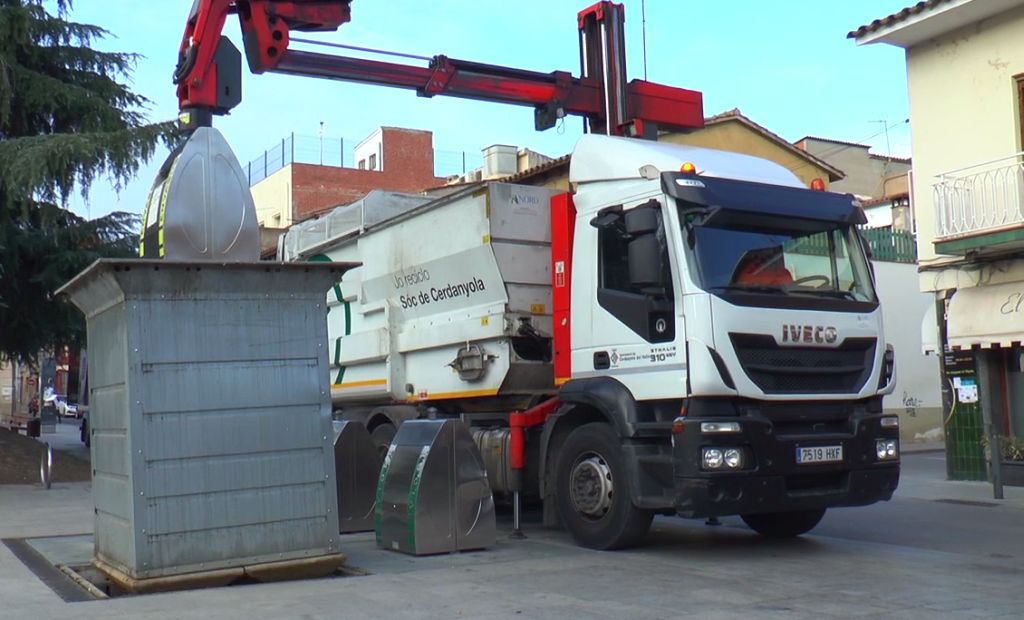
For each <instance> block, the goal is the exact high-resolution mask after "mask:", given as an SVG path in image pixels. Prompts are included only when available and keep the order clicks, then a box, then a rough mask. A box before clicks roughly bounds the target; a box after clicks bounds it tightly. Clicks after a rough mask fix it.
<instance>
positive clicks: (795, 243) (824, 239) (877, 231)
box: [785, 228, 917, 263]
mask: <svg viewBox="0 0 1024 620" xmlns="http://www.w3.org/2000/svg"><path fill="white" fill-rule="evenodd" d="M860 232H861V233H862V234H863V235H864V238H865V239H867V242H868V245H869V246H871V258H872V260H876V261H886V262H890V263H916V262H917V240H916V239H915V238H914V235H913V233H909V232H906V231H903V230H892V229H891V228H863V229H861V231H860ZM785 251H786V252H787V253H790V254H804V255H807V256H828V255H829V254H830V253H831V252H830V250H829V245H828V235H827V234H826V233H817V234H814V235H810V236H808V237H798V238H796V239H791V240H790V241H788V242H787V243H786V245H785Z"/></svg>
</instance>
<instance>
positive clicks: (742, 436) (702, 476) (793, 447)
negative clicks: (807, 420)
mask: <svg viewBox="0 0 1024 620" xmlns="http://www.w3.org/2000/svg"><path fill="white" fill-rule="evenodd" d="M882 417H883V416H882V415H881V414H880V413H879V414H865V415H857V416H852V417H851V418H849V419H848V420H847V422H846V424H845V428H844V430H845V431H846V432H830V433H827V434H810V433H805V434H796V435H780V434H778V433H777V432H776V431H777V429H776V427H775V425H774V424H773V423H772V422H771V421H770V420H768V419H766V418H763V417H749V418H739V419H737V418H711V419H709V418H693V419H687V420H686V421H685V422H684V423H683V432H682V433H677V434H675V435H673V471H674V486H675V509H676V511H677V512H678V513H679V514H680V515H681V516H684V517H712V516H725V515H735V514H756V513H767V512H785V511H793V510H818V509H823V508H834V507H839V506H864V505H868V504H873V503H875V502H877V501H881V500H888V499H890V498H891V497H892V494H893V492H894V491H895V490H896V486H897V485H898V483H899V459H898V457H897V458H896V459H891V460H880V459H879V458H878V457H877V455H876V441H877V440H879V439H886V440H897V441H898V439H899V430H898V429H894V428H882V427H881V423H880V420H881V418H882ZM706 422H733V423H735V422H739V423H740V428H741V431H740V432H738V433H722V434H714V433H704V432H702V430H701V423H706ZM835 446H841V447H842V460H840V461H835V462H824V463H818V462H814V463H798V462H797V452H798V450H799V449H800V448H818V447H822V448H824V447H832V448H834V447H835ZM709 447H712V448H721V449H725V448H738V449H740V450H741V451H742V453H743V455H744V464H743V466H742V467H741V468H739V469H736V470H731V471H722V470H716V471H708V470H706V469H705V468H704V467H702V453H703V451H704V449H705V448H709Z"/></svg>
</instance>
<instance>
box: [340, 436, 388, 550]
mask: <svg viewBox="0 0 1024 620" xmlns="http://www.w3.org/2000/svg"><path fill="white" fill-rule="evenodd" d="M334 468H335V469H334V471H335V474H336V475H335V480H336V482H337V489H338V529H339V530H340V532H341V533H342V534H348V533H352V532H369V531H371V530H373V502H374V500H375V499H376V497H377V478H378V476H379V474H380V455H379V454H378V453H377V446H376V445H375V444H374V443H373V438H372V437H370V432H369V431H367V430H366V426H364V425H363V423H362V422H351V421H335V422H334Z"/></svg>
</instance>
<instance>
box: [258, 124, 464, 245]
mask: <svg viewBox="0 0 1024 620" xmlns="http://www.w3.org/2000/svg"><path fill="white" fill-rule="evenodd" d="M356 160H357V162H356V167H354V168H347V167H341V166H325V165H318V164H305V163H297V162H291V163H288V164H287V165H284V166H283V167H281V168H280V169H279V170H277V171H275V172H273V173H272V174H269V175H268V176H267V177H266V178H264V179H262V180H261V181H259V182H258V183H256V184H254V185H253V186H252V195H253V199H254V200H255V202H256V217H257V219H258V220H259V223H260V227H261V228H264V229H268V230H272V229H286V228H288V227H289V226H291V225H292V224H294V223H296V222H301V221H302V220H305V219H309V218H310V217H314V216H317V215H320V214H323V213H326V212H327V211H330V210H331V209H332V208H334V207H336V206H338V205H341V204H348V203H350V202H353V201H356V200H359V199H360V198H362V197H363V196H365V195H366V194H367V193H369V191H370V190H373V189H384V190H390V191H397V192H420V191H423V190H425V189H428V188H431V187H436V186H438V185H443V184H444V183H445V179H444V178H443V177H435V176H434V143H433V134H432V133H431V132H429V131H420V130H416V129H402V128H399V127H381V128H380V129H378V130H377V131H375V132H374V133H373V134H372V135H371V136H369V137H368V138H367V139H365V140H363V141H362V142H360V143H359V145H358V146H357V147H356Z"/></svg>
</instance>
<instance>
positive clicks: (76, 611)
mask: <svg viewBox="0 0 1024 620" xmlns="http://www.w3.org/2000/svg"><path fill="white" fill-rule="evenodd" d="M941 458H942V456H941V453H927V452H926V453H922V454H909V455H907V457H906V458H905V460H904V476H903V479H902V481H901V484H900V488H899V491H898V492H897V496H896V498H895V499H894V500H893V502H891V503H890V504H891V506H883V505H880V506H881V508H880V509H879V510H875V508H876V507H869V508H863V509H859V508H854V509H845V510H840V511H834V512H835V515H836V516H835V517H834V518H833V517H832V513H830V516H828V517H826V521H825V522H823V524H822V527H821V533H820V534H819V533H818V530H816V531H815V532H814V533H812V535H809V536H806V537H803V538H801V539H798V540H791V541H767V540H765V539H762V538H761V537H759V536H756V535H754V534H752V533H751V532H750V531H749V530H747V529H745V528H743V527H742V526H741V525H739V524H738V520H737V519H730V520H728V521H727V523H726V525H725V526H724V527H719V528H708V527H704V526H703V525H702V524H701V523H699V522H694V521H684V520H681V519H674V518H671V519H670V518H664V519H662V518H659V519H658V520H657V521H656V522H655V525H654V527H653V529H652V532H651V535H650V537H649V541H648V544H647V546H645V547H643V548H639V549H635V550H631V551H626V552H615V553H602V552H594V551H590V550H586V549H581V548H578V547H576V546H575V545H573V544H572V542H571V541H570V540H569V539H568V537H567V536H565V535H564V534H563V533H561V532H556V531H546V530H542V529H539V527H538V526H537V525H528V526H527V534H528V536H529V538H528V539H527V540H525V541H511V540H509V539H508V538H507V532H508V529H509V528H508V523H507V521H503V522H502V523H501V524H500V527H501V529H502V533H501V534H499V542H498V545H497V547H496V548H495V549H492V550H489V551H485V552H476V553H464V554H456V555H444V556H435V557H426V558H412V557H408V556H404V555H399V554H395V553H392V552H387V551H380V550H377V549H376V548H375V547H374V544H373V537H372V535H369V534H359V535H353V536H347V537H344V543H343V545H342V547H343V549H342V550H343V551H344V552H345V553H346V554H348V556H349V564H350V566H354V567H358V568H361V569H364V570H366V571H367V572H369V573H371V574H370V575H368V576H361V577H340V578H333V579H321V580H311V581H303V582H287V583H277V584H264V585H250V586H234V587H229V588H217V589H210V590H198V591H191V592H179V593H172V594H160V595H148V596H136V597H122V598H118V599H112V600H107V601H92V602H86V603H65V602H63V601H62V600H61V599H60V598H59V597H58V596H57V595H56V594H54V592H53V591H51V590H50V589H49V588H48V587H47V586H45V585H44V584H43V583H42V582H41V581H40V580H39V579H38V578H37V577H36V576H35V575H34V574H33V573H32V572H31V571H29V569H28V568H26V567H25V565H23V564H22V563H21V562H20V561H19V560H18V559H17V558H16V557H15V556H14V555H13V554H12V553H11V551H10V550H9V549H8V548H7V547H4V546H0V601H2V605H0V618H28V617H40V618H49V617H63V616H68V615H73V616H74V617H75V618H152V619H165V618H180V617H200V616H201V617H215V618H336V617H352V618H361V617H375V618H391V617H396V618H397V617H402V618H428V617H429V618H434V617H467V618H470V617H471V618H509V617H512V618H514V617H530V618H559V619H560V620H565V619H566V618H576V617H594V618H623V617H630V618H648V617H649V618H664V617H666V616H670V615H680V614H686V615H699V616H700V617H702V618H738V617H744V618H786V619H798V618H814V619H816V620H818V619H822V618H852V617H863V618H929V619H930V618H962V617H1004V618H1019V617H1020V615H1021V612H1020V610H1021V609H1024V591H1022V590H1021V588H1020V584H1021V580H1022V578H1024V570H1022V569H1020V568H1019V567H1020V565H1021V559H1022V557H1020V556H1019V555H1017V553H1018V551H1017V549H1016V548H1015V547H1013V548H1007V549H1006V553H1003V554H993V553H989V552H988V551H980V550H979V551H975V550H974V549H970V548H968V549H955V550H953V551H951V550H949V548H947V547H944V546H941V545H937V546H936V547H935V548H929V547H927V546H924V545H907V544H904V543H902V542H901V541H900V540H898V539H896V537H893V540H892V541H890V542H884V541H883V542H878V539H868V538H867V537H866V536H865V535H864V534H863V532H867V531H877V530H878V529H880V528H884V527H886V526H885V525H884V522H879V521H878V518H879V517H878V515H885V514H887V513H886V512H885V510H886V509H889V508H892V507H902V511H897V512H894V513H893V514H894V515H899V518H902V519H906V520H908V521H911V520H913V521H915V522H918V521H917V520H918V519H919V518H920V517H921V516H922V514H924V513H934V512H935V511H936V510H937V509H938V508H939V507H942V506H946V504H943V503H941V502H963V503H961V504H959V505H957V506H955V510H956V511H958V512H956V514H957V515H963V517H962V519H964V520H966V521H970V523H962V524H957V523H952V522H951V521H952V520H951V519H938V520H933V521H930V522H928V523H929V527H934V528H941V527H946V526H948V527H949V528H950V529H949V530H948V531H945V530H938V529H937V530H935V531H933V532H923V533H922V534H923V535H928V534H931V535H933V536H935V537H938V538H942V537H944V536H946V537H948V536H957V535H958V534H957V532H961V531H963V530H962V529H957V528H963V527H970V528H973V529H978V530H984V528H985V520H986V519H990V518H992V515H1001V518H1002V519H1003V521H1005V522H1008V523H1024V489H1021V488H1010V487H1007V489H1006V491H1007V493H1006V495H1007V499H1006V500H1003V501H999V502H997V501H995V500H992V498H991V485H987V484H984V483H972V482H965V483H953V482H948V481H945V480H943V479H941V478H942V475H943V474H944V469H943V468H942V463H941ZM922 500H925V501H922ZM935 502H940V503H938V504H936V503H935ZM91 519H92V508H91V501H90V498H89V486H88V484H84V483H82V484H63V485H55V487H54V488H53V489H51V490H50V491H44V490H42V489H40V488H39V487H11V486H8V487H0V538H12V537H37V536H54V535H59V534H79V533H87V532H89V530H90V529H91V524H92V523H91ZM849 522H854V523H857V524H859V527H861V528H863V532H862V531H858V530H857V529H856V528H850V527H849V526H848V525H847V523H849ZM920 522H922V523H923V522H924V521H923V520H922V521H920ZM908 527H914V524H913V523H911V524H909V525H908ZM1000 556H1006V557H1000Z"/></svg>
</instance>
